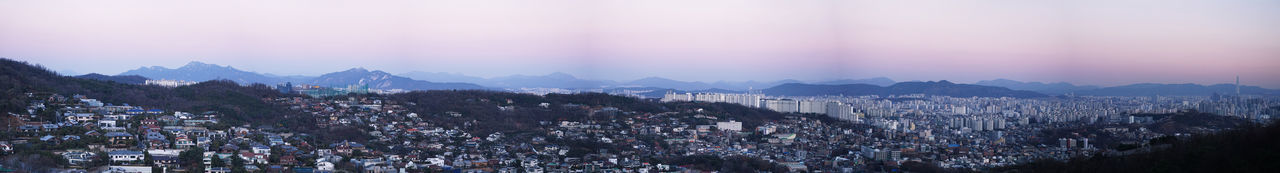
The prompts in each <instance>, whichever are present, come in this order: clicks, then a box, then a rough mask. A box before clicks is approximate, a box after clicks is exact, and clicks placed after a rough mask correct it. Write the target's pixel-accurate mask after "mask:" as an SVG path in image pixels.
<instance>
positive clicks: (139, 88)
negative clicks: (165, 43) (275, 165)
mask: <svg viewBox="0 0 1280 173" xmlns="http://www.w3.org/2000/svg"><path fill="white" fill-rule="evenodd" d="M0 91H3V93H0V94H3V96H4V97H3V98H4V99H3V100H2V101H0V111H3V112H22V111H23V110H24V109H25V107H26V105H27V104H28V103H27V100H28V98H27V94H26V93H54V94H61V95H64V96H71V95H76V94H80V95H84V96H87V97H89V98H95V99H98V100H101V101H103V102H106V103H114V104H125V103H127V104H130V105H136V106H151V107H154V108H162V109H167V110H184V111H193V112H194V111H219V112H222V113H224V114H227V116H228V117H230V119H228V120H227V121H228V122H231V123H240V122H270V121H267V120H274V119H278V118H280V117H282V116H279V115H283V114H285V113H286V111H284V109H283V108H279V107H275V106H272V105H270V104H268V103H266V102H264V101H262V99H260V98H263V97H278V96H281V94H280V93H278V92H276V91H275V90H273V89H271V88H270V87H267V86H266V85H250V86H240V85H238V84H236V83H235V82H231V81H209V82H202V83H199V84H196V85H190V86H184V87H177V88H165V87H159V86H148V85H133V84H124V83H118V82H108V81H100V80H94V79H82V78H77V77H66V76H59V75H57V74H56V73H54V72H51V71H49V70H48V69H45V68H43V67H38V66H35V65H32V64H28V63H26V62H19V61H14V60H10V59H0Z"/></svg>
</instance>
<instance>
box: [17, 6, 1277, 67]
mask: <svg viewBox="0 0 1280 173" xmlns="http://www.w3.org/2000/svg"><path fill="white" fill-rule="evenodd" d="M297 2H300V1H272V2H262V1H232V2H168V1H123V2H121V1H111V2H103V1H4V2H0V56H3V57H7V58H13V59H17V60H23V61H30V62H33V63H38V64H42V65H44V66H46V67H49V68H51V69H53V70H55V71H61V72H71V73H76V74H84V73H103V74H118V73H120V72H124V71H126V70H130V69H135V68H138V67H141V66H155V65H158V66H165V67H170V68H176V67H178V66H181V65H183V64H186V63H187V62H189V61H202V62H207V63H213V64H221V65H230V66H233V67H237V68H240V69H244V70H247V71H255V72H262V73H271V74H277V75H311V76H314V75H319V74H322V73H326V72H333V71H339V70H344V69H348V68H352V67H365V68H369V69H376V70H384V71H388V72H391V73H403V72H410V71H424V72H450V73H462V74H467V75H474V76H481V77H497V76H506V75H513V74H525V75H541V74H548V73H552V72H565V73H569V74H573V75H575V76H579V77H582V78H590V79H611V80H634V79H639V78H644V77H651V76H659V77H666V78H672V79H677V80H690V81H707V82H714V81H722V80H727V81H746V80H757V81H767V80H779V79H798V80H829V79H847V78H854V79H856V78H870V77H889V78H892V79H895V80H899V81H908V80H951V81H959V82H975V81H978V80H990V79H996V78H1008V79H1014V80H1022V81H1042V82H1058V81H1065V82H1072V83H1076V84H1086V85H1103V86H1114V85H1124V84H1132V83H1146V82H1154V83H1201V84H1217V83H1231V82H1233V81H1232V79H1233V78H1234V77H1235V76H1242V78H1243V79H1244V81H1243V83H1244V84H1246V85H1260V86H1263V87H1268V88H1278V87H1280V81H1277V80H1273V79H1280V70H1275V69H1280V58H1278V57H1280V52H1278V51H1276V50H1280V2H1276V1H1243V0H1239V1H1238V0H1225V1H1130V0H1123V1H1114V0H1107V1H1101V0H1098V1H1094V0H1088V1H1032V2H1008V1H943V2H934V1H928V2H926V1H788V2H773V1H699V2H690V1H593V0H567V1H550V2H547V1H542V2H523V1H483V2H478V1H449V2H427V1H392V2H377V3H352V2H342V1H305V3H306V5H298V4H294V3H297Z"/></svg>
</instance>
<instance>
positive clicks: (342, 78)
mask: <svg viewBox="0 0 1280 173" xmlns="http://www.w3.org/2000/svg"><path fill="white" fill-rule="evenodd" d="M122 76H132V77H122ZM78 77H80V78H89V79H99V80H107V81H116V82H121V83H140V82H137V81H138V80H144V81H145V80H146V79H171V80H187V81H208V80H218V79H222V80H230V81H234V82H237V83H240V84H243V85H247V84H252V83H263V84H279V83H285V82H292V83H296V84H313V85H320V86H333V87H343V86H349V85H368V86H369V88H371V89H406V90H450V89H455V90H456V89H463V90H468V89H502V88H507V89H512V88H566V89H627V88H656V89H654V90H653V93H650V94H647V95H660V94H661V93H665V92H666V91H695V92H745V91H747V90H771V91H772V92H774V93H776V94H783V95H796V96H799V95H814V94H816V95H822V94H835V95H839V94H845V95H858V94H868V93H879V94H889V93H904V92H926V91H928V92H931V93H938V94H941V95H955V96H963V95H973V96H1019V97H1022V96H1032V95H1028V94H1027V93H1024V92H1008V91H1004V90H998V89H993V88H978V87H977V86H990V87H997V88H1006V89H1009V90H1011V91H1032V92H1036V93H1039V94H1043V95H1065V94H1073V95H1081V96H1088V95H1092V96H1149V95H1188V96H1207V95H1212V94H1214V93H1220V94H1231V93H1234V92H1235V87H1234V85H1231V84H1216V85H1198V84H1151V83H1144V84H1133V85H1124V86H1114V87H1099V86H1092V85H1074V84H1070V83H1065V82H1056V83H1041V82H1021V81H1015V80H1009V79H995V80H984V81H979V82H976V83H974V84H955V83H951V82H942V81H939V82H916V81H911V82H896V81H894V80H892V79H889V78H884V77H877V78H868V79H839V80H829V81H811V82H805V81H799V80H792V79H786V80H777V81H717V82H710V83H708V82H699V81H680V80H674V79H669V78H662V77H648V78H642V79H637V80H631V81H615V80H598V79H583V78H578V77H575V76H573V75H570V74H566V73H559V72H556V73H551V74H546V75H511V76H502V77H493V78H483V77H476V76H468V75H465V74H460V73H441V72H420V71H414V72H408V73H401V74H399V75H393V74H390V73H387V72H383V71H378V70H367V69H363V68H353V69H350V70H346V71H340V72H333V73H328V74H324V75H320V76H281V75H273V74H266V73H255V72H248V71H243V70H239V69H236V68H233V67H231V66H222V65H215V64H206V63H202V62H191V63H188V64H186V65H184V66H182V67H179V68H176V69H169V68H165V67H160V66H151V67H141V68H138V69H134V70H129V71H126V72H124V73H121V74H119V75H116V76H107V75H101V74H88V75H81V76H78ZM139 77H141V78H139ZM916 84H932V85H924V86H920V87H926V88H918V89H921V90H910V89H903V87H908V86H913V85H916ZM779 87H781V88H779ZM798 87H807V88H811V89H814V90H815V91H786V90H791V88H798ZM928 87H941V88H928ZM957 87H959V88H957ZM974 92H990V93H984V94H975V93H974ZM768 93H769V92H766V94H768ZM1241 93H1243V94H1260V95H1280V90H1274V89H1266V88H1260V87H1256V86H1243V87H1241Z"/></svg>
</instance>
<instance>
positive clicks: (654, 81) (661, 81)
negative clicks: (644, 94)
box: [622, 77, 715, 90]
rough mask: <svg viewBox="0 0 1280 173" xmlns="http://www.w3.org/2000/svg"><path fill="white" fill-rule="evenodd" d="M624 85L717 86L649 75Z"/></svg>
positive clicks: (687, 88)
mask: <svg viewBox="0 0 1280 173" xmlns="http://www.w3.org/2000/svg"><path fill="white" fill-rule="evenodd" d="M622 85H624V86H643V87H658V88H672V89H678V90H703V89H711V88H715V86H712V85H711V84H707V83H703V82H685V81H678V80H672V79H667V78H660V77H648V78H643V79H638V80H634V81H631V82H627V83H623V84H622Z"/></svg>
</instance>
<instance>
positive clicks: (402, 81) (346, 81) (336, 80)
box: [308, 68, 486, 90]
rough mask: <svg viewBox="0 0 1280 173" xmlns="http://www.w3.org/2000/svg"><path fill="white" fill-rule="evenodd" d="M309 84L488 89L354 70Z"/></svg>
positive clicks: (414, 88) (406, 88)
mask: <svg viewBox="0 0 1280 173" xmlns="http://www.w3.org/2000/svg"><path fill="white" fill-rule="evenodd" d="M308 83H309V84H314V85H320V86H330V87H346V86H348V85H368V86H369V88H370V89H405V90H476V89H486V88H485V87H483V86H480V85H476V84H469V83H437V82H428V81H420V80H413V79H409V78H406V77H400V76H395V75H391V74H390V73H387V72H383V71H377V70H374V71H369V70H366V69H363V68H353V69H350V70H346V71H341V72H333V73H328V74H324V75H321V76H320V77H316V78H313V79H311V80H310V82H308Z"/></svg>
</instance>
